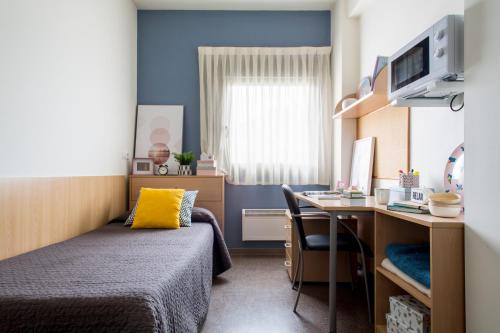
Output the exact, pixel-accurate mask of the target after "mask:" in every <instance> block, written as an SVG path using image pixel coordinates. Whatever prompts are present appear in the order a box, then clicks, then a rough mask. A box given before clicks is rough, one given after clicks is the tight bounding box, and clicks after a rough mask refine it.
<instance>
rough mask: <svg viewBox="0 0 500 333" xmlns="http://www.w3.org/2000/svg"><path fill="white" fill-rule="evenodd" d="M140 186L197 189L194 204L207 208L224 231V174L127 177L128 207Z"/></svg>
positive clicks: (135, 199)
mask: <svg viewBox="0 0 500 333" xmlns="http://www.w3.org/2000/svg"><path fill="white" fill-rule="evenodd" d="M142 187H149V188H182V189H185V190H191V191H192V190H198V195H197V197H196V202H195V206H197V207H203V208H207V209H209V210H210V211H212V212H213V213H214V215H215V217H217V221H218V222H219V226H220V229H221V230H222V232H224V176H139V175H132V176H130V179H129V208H130V209H131V208H133V207H134V205H135V203H136V201H137V198H138V196H139V192H140V191H141V188H142Z"/></svg>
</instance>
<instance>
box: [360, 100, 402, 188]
mask: <svg viewBox="0 0 500 333" xmlns="http://www.w3.org/2000/svg"><path fill="white" fill-rule="evenodd" d="M357 132H358V139H362V138H366V137H370V136H373V137H375V138H376V139H375V158H374V163H373V178H378V179H398V170H400V169H401V170H403V171H407V170H408V168H409V165H410V148H409V147H410V111H409V108H406V107H387V108H384V109H382V110H379V111H377V112H373V113H370V114H368V115H366V116H363V117H361V118H359V119H358V122H357Z"/></svg>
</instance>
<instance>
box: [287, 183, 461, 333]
mask: <svg viewBox="0 0 500 333" xmlns="http://www.w3.org/2000/svg"><path fill="white" fill-rule="evenodd" d="M295 196H296V198H297V199H298V200H301V201H304V202H307V203H308V204H310V205H312V206H314V207H316V208H318V209H321V210H323V211H327V212H329V213H330V274H329V283H330V288H329V302H330V303H329V304H330V313H329V319H330V320H329V323H330V332H336V304H335V301H336V288H335V285H336V282H337V281H336V260H337V259H336V255H337V246H336V245H337V244H336V240H337V215H341V214H353V215H358V216H359V215H365V214H372V215H373V214H374V216H375V219H374V223H375V235H374V238H375V251H374V253H375V267H376V271H375V331H376V332H386V328H385V313H387V312H388V311H389V296H393V295H400V294H403V293H407V294H410V295H412V296H413V297H415V298H416V299H418V300H420V301H421V302H422V303H424V304H425V305H426V306H428V307H429V308H430V310H431V331H432V332H433V333H445V332H458V333H461V332H464V331H465V315H464V313H465V305H464V304H465V303H464V302H465V287H464V244H463V242H464V236H463V235H464V233H463V227H464V223H463V222H464V216H463V215H460V216H459V217H457V218H440V217H435V216H432V215H420V214H410V213H402V212H395V211H390V210H387V207H386V206H385V205H377V204H376V203H375V199H374V198H373V197H369V198H367V202H366V206H342V205H341V204H340V200H318V199H313V198H310V197H307V196H304V195H302V194H301V193H296V194H295ZM424 241H425V242H429V243H430V251H431V252H430V257H431V263H430V265H431V272H430V273H431V296H430V297H429V296H427V295H425V294H423V293H421V292H420V291H418V290H417V289H416V288H414V287H412V286H411V285H409V284H408V283H406V282H404V281H403V280H402V279H400V278H399V277H397V276H396V275H394V274H392V273H391V272H389V271H387V270H385V269H384V268H382V267H381V266H380V264H381V262H382V260H383V259H384V257H385V247H386V246H387V244H389V243H415V242H424ZM332 286H333V287H332Z"/></svg>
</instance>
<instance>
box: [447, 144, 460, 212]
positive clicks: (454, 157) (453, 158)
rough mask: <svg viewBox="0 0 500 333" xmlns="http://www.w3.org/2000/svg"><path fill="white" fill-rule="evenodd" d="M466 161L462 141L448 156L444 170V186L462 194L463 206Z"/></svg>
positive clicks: (448, 189) (449, 190)
mask: <svg viewBox="0 0 500 333" xmlns="http://www.w3.org/2000/svg"><path fill="white" fill-rule="evenodd" d="M464 161H465V157H464V144H463V143H462V144H461V145H459V146H458V147H457V148H455V150H454V151H453V153H451V155H450V157H448V161H447V163H446V169H445V170H444V188H445V190H446V192H454V193H458V194H460V195H461V196H462V202H461V204H462V206H463V205H464Z"/></svg>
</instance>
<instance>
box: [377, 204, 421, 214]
mask: <svg viewBox="0 0 500 333" xmlns="http://www.w3.org/2000/svg"><path fill="white" fill-rule="evenodd" d="M387 209H388V210H394V211H396V212H403V213H414V214H429V207H428V206H427V205H422V204H421V203H418V202H413V201H395V202H393V203H391V204H389V205H387Z"/></svg>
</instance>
